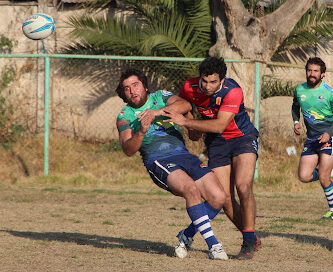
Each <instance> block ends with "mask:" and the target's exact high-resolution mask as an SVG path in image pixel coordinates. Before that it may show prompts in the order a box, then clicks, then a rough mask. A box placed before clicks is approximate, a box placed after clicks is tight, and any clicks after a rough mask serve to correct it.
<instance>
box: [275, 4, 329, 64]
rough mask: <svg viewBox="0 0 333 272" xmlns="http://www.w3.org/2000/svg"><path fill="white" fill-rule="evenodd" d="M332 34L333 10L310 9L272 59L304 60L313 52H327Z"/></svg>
mask: <svg viewBox="0 0 333 272" xmlns="http://www.w3.org/2000/svg"><path fill="white" fill-rule="evenodd" d="M332 34H333V10H332V9H312V10H311V11H309V12H307V13H305V14H304V15H303V16H302V18H301V19H300V20H299V21H298V23H297V24H296V25H295V27H294V29H293V30H292V31H291V33H290V35H289V36H288V37H287V38H286V39H285V40H284V42H283V43H282V44H281V46H280V47H279V48H278V50H277V51H276V52H275V54H274V55H273V57H272V60H275V61H288V62H290V61H291V60H292V59H293V60H297V59H300V60H304V59H305V58H307V55H308V53H311V52H313V51H314V50H324V51H328V50H330V48H329V43H328V42H327V39H330V38H331V37H332Z"/></svg>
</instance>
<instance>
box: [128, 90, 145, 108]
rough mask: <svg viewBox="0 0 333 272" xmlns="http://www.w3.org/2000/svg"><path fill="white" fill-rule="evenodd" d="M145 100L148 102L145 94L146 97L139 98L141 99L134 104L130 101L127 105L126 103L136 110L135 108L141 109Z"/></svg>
mask: <svg viewBox="0 0 333 272" xmlns="http://www.w3.org/2000/svg"><path fill="white" fill-rule="evenodd" d="M147 100H148V95H147V94H146V95H144V96H143V97H141V99H140V100H139V101H137V102H135V103H134V102H132V101H128V102H127V103H128V105H129V106H131V107H132V108H135V109H137V108H140V107H142V106H143V105H144V104H145V103H146V102H147Z"/></svg>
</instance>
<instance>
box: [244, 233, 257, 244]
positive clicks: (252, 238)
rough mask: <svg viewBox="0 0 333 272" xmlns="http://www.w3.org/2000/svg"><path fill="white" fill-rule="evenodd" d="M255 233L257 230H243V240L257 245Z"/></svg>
mask: <svg viewBox="0 0 333 272" xmlns="http://www.w3.org/2000/svg"><path fill="white" fill-rule="evenodd" d="M254 232H255V230H242V234H243V240H244V241H247V242H249V243H251V244H255V243H256V242H257V236H256V235H255V234H254Z"/></svg>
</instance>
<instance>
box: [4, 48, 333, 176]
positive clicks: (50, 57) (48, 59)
mask: <svg viewBox="0 0 333 272" xmlns="http://www.w3.org/2000/svg"><path fill="white" fill-rule="evenodd" d="M0 58H6V59H11V58H15V59H17V58H42V59H44V71H38V73H43V74H44V175H48V173H49V138H50V135H49V127H50V123H49V121H50V74H51V72H52V69H51V66H52V63H53V62H54V60H56V59H70V60H75V59H76V60H78V59H82V60H87V61H88V60H97V61H102V60H110V61H135V62H152V63H155V65H156V67H157V66H161V65H160V64H161V63H168V64H170V65H174V64H177V63H196V64H197V63H200V62H201V61H202V60H203V59H202V58H172V57H148V56H147V57H144V56H106V55H68V54H0ZM225 62H226V63H235V64H250V65H254V71H255V74H254V98H253V99H254V125H255V126H256V128H257V129H258V130H259V129H260V125H259V124H260V123H259V120H260V116H259V113H260V99H261V93H260V85H261V82H260V81H261V77H260V75H261V70H260V69H261V64H262V62H261V61H256V60H249V59H243V60H239V59H225ZM156 63H157V64H156ZM265 64H267V65H270V66H275V67H286V68H296V69H304V66H303V65H295V64H286V63H277V62H265ZM327 72H333V69H327ZM37 80H38V79H37ZM257 177H258V172H257V170H256V173H255V178H257Z"/></svg>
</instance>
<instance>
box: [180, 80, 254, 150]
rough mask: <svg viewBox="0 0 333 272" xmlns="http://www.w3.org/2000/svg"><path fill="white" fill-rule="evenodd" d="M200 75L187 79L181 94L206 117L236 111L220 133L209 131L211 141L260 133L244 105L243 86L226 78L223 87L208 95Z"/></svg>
mask: <svg viewBox="0 0 333 272" xmlns="http://www.w3.org/2000/svg"><path fill="white" fill-rule="evenodd" d="M200 83H201V82H200V77H195V78H189V79H188V80H186V81H185V83H184V86H183V88H182V90H181V91H180V94H179V95H180V96H181V97H183V98H185V99H186V100H188V101H190V102H191V103H193V104H194V105H196V107H197V109H198V112H199V113H200V114H201V115H202V117H203V118H204V119H214V118H217V114H218V112H219V111H227V112H233V113H235V116H234V118H233V120H231V122H230V123H229V125H228V126H227V127H226V129H225V130H224V131H223V132H222V134H220V133H207V138H208V139H207V138H206V140H208V142H209V143H213V142H216V141H217V142H218V141H221V140H222V141H226V140H230V139H233V138H236V137H241V136H244V135H246V134H250V133H251V134H252V133H254V134H256V135H258V131H257V129H256V128H255V127H254V125H253V124H252V122H251V120H250V117H249V115H248V113H247V111H246V108H245V106H244V96H243V91H242V89H241V87H240V86H239V85H238V84H237V82H236V81H235V80H233V79H231V78H225V80H224V82H223V84H222V86H221V89H220V90H219V91H217V92H216V93H214V94H213V95H211V96H207V95H206V94H205V93H204V92H203V91H202V90H201V88H200V85H201V84H200Z"/></svg>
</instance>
